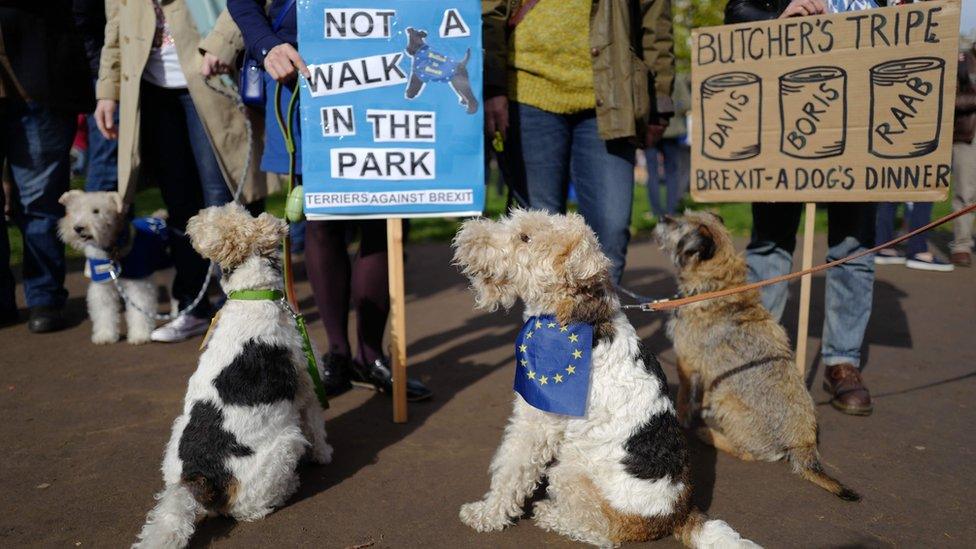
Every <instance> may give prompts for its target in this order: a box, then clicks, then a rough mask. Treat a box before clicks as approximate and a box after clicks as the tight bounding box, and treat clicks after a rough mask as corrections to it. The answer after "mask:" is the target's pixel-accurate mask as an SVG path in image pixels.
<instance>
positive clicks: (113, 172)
mask: <svg viewBox="0 0 976 549" xmlns="http://www.w3.org/2000/svg"><path fill="white" fill-rule="evenodd" d="M87 122H88V171H87V173H86V175H85V191H87V192H92V191H114V190H116V189H118V187H119V161H118V153H119V142H118V141H117V140H115V139H105V136H103V135H102V132H100V131H98V126H97V125H96V124H95V117H94V116H93V115H88V120H87ZM118 124H119V113H118V110H116V112H115V127H118Z"/></svg>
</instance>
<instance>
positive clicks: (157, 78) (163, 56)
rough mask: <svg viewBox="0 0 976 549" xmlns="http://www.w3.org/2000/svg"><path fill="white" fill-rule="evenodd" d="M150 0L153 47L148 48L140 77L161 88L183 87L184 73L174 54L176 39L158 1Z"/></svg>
mask: <svg viewBox="0 0 976 549" xmlns="http://www.w3.org/2000/svg"><path fill="white" fill-rule="evenodd" d="M150 1H152V3H153V8H154V9H155V10H156V34H154V35H153V42H152V45H153V47H152V49H151V50H149V59H147V60H146V68H145V69H143V71H142V78H143V79H144V80H146V81H147V82H149V83H150V84H155V85H157V86H160V87H162V88H185V87H186V75H184V74H183V67H181V66H180V58H179V57H178V56H177V55H176V41H175V40H173V35H172V33H170V31H169V25H168V24H167V23H166V18H165V17H164V16H163V9H162V8H161V7H160V6H159V1H158V0H150Z"/></svg>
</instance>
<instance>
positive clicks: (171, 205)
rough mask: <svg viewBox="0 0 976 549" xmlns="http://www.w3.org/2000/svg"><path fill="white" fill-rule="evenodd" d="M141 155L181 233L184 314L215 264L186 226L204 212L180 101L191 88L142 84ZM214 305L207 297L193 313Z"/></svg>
mask: <svg viewBox="0 0 976 549" xmlns="http://www.w3.org/2000/svg"><path fill="white" fill-rule="evenodd" d="M141 93H142V95H141V103H142V109H141V111H142V125H141V128H142V129H141V136H140V143H141V146H140V148H141V152H142V156H143V159H144V162H145V163H146V164H147V167H148V168H150V170H151V172H152V173H153V175H154V176H155V178H156V182H157V183H158V185H159V190H160V191H161V193H162V195H163V202H164V203H165V204H166V210H167V213H168V215H169V218H168V219H167V221H166V223H167V225H169V226H170V227H172V228H174V229H176V231H174V232H172V233H171V235H170V253H171V254H172V256H173V263H174V265H175V267H176V277H175V278H174V279H173V297H174V298H176V299H177V301H178V302H179V307H180V310H183V309H184V308H186V307H188V306H189V305H190V304H191V303H192V302H193V300H194V299H195V298H196V296H197V294H198V292H199V291H200V288H201V287H202V286H203V282H204V280H205V279H206V276H207V269H208V268H209V263H208V262H207V260H205V259H203V258H202V257H200V255H199V254H197V252H196V251H195V250H194V249H193V247H192V246H191V245H190V240H189V238H187V237H186V236H185V234H183V233H184V232H185V231H186V222H187V221H189V219H190V218H191V217H193V216H194V215H196V214H197V213H198V212H199V211H200V209H202V208H203V192H202V190H201V183H200V175H199V173H198V172H197V165H196V160H194V151H193V148H192V147H191V145H190V142H189V140H188V139H187V138H186V137H185V136H187V135H188V132H189V130H188V127H187V119H186V112H185V110H184V108H183V105H182V102H181V100H180V96H181V95H188V94H187V92H186V90H167V89H163V88H160V87H157V86H154V85H152V84H149V83H147V82H143V83H142V92H141ZM211 312H212V311H211V307H210V302H209V301H208V300H207V299H206V298H204V299H202V300H201V301H200V303H198V304H197V306H196V307H195V308H194V309H193V310H192V311H190V313H191V314H192V315H193V316H194V317H196V318H200V319H206V318H210V316H211Z"/></svg>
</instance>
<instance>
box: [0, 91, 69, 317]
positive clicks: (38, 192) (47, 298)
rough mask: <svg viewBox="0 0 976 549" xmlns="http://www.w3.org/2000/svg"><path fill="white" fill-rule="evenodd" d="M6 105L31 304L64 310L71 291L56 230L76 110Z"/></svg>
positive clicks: (8, 151)
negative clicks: (66, 111) (68, 288)
mask: <svg viewBox="0 0 976 549" xmlns="http://www.w3.org/2000/svg"><path fill="white" fill-rule="evenodd" d="M7 109H8V110H7V113H6V114H5V118H6V120H7V124H6V125H5V127H4V128H3V132H4V134H5V135H4V142H5V144H6V146H5V149H6V150H5V153H6V156H7V161H8V162H9V163H10V168H11V173H12V174H13V178H14V182H15V183H16V185H17V189H18V192H19V194H20V215H19V216H18V217H19V218H18V219H17V224H18V225H19V226H20V230H21V234H23V238H24V259H23V261H24V277H23V281H24V293H25V295H26V301H27V306H28V307H30V308H35V307H43V308H51V309H61V308H63V307H64V302H65V300H66V299H67V297H68V292H67V290H65V288H64V274H65V261H64V244H62V243H61V241H60V240H59V239H58V232H57V224H58V220H59V219H60V218H61V217H62V216H63V215H64V208H63V207H62V206H61V205H60V204H59V203H58V199H59V198H60V197H61V195H62V194H63V193H64V192H65V191H67V190H68V185H69V181H70V174H71V171H70V170H71V166H70V156H69V151H70V149H71V142H72V140H73V139H74V134H75V130H76V119H75V115H74V114H70V113H61V112H56V111H53V110H51V109H48V108H46V107H43V106H41V105H39V104H36V103H31V104H26V103H23V102H20V101H17V102H8V104H7Z"/></svg>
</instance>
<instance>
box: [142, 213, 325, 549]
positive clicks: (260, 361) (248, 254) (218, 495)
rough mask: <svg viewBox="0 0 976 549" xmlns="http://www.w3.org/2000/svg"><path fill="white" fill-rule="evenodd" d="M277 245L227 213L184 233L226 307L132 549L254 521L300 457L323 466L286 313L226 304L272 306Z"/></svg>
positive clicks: (273, 227)
mask: <svg viewBox="0 0 976 549" xmlns="http://www.w3.org/2000/svg"><path fill="white" fill-rule="evenodd" d="M286 233H287V225H286V224H285V222H284V221H282V220H280V219H278V218H276V217H274V216H272V215H270V214H266V213H264V214H261V215H260V216H259V217H257V218H254V217H252V216H251V215H249V214H248V213H247V212H246V211H245V210H244V209H243V208H242V207H240V206H239V205H237V204H233V203H231V204H227V205H225V206H220V207H211V208H207V209H206V210H203V211H201V212H200V214H198V215H197V216H195V217H193V218H192V219H190V221H189V223H188V225H187V234H188V235H189V237H190V240H191V242H192V243H193V247H194V248H195V249H196V250H197V251H198V252H199V253H200V254H201V255H202V256H203V257H206V258H208V259H211V260H213V261H214V262H216V263H218V264H219V265H220V267H221V271H222V279H221V285H222V287H223V289H224V291H225V292H226V293H227V294H228V296H229V299H228V301H227V303H226V304H225V305H224V306H223V309H222V310H221V312H220V316H219V317H218V319H217V320H216V321H215V323H214V325H213V326H212V331H211V333H210V335H209V339H207V340H205V341H204V345H205V349H204V351H203V353H202V354H201V355H200V361H199V364H198V365H197V370H196V372H194V373H193V375H192V376H191V377H190V381H189V386H188V387H187V392H186V398H185V401H184V404H183V413H182V414H181V415H180V416H179V417H178V418H176V421H175V422H174V423H173V434H172V437H171V438H170V441H169V444H168V445H167V447H166V454H165V456H164V458H163V465H162V470H163V479H164V481H165V483H166V487H165V488H164V489H163V491H162V492H161V493H160V494H159V495H157V496H156V499H158V500H159V503H158V504H157V505H156V507H155V508H154V509H153V510H152V511H150V512H149V516H148V518H147V522H146V525H145V526H144V527H143V528H142V532H141V533H140V534H139V541H138V542H137V543H136V546H137V547H183V546H185V545H186V544H187V542H188V541H189V539H190V537H191V536H192V535H193V531H194V529H195V526H196V522H197V520H198V519H200V518H201V517H203V516H205V515H217V514H220V515H229V516H231V517H234V518H235V519H237V520H248V521H250V520H256V519H259V518H261V517H264V516H265V515H267V514H268V513H270V512H271V511H272V510H273V509H274V508H275V507H278V506H280V505H282V504H284V502H285V500H287V499H288V497H290V496H291V495H292V494H293V493H294V492H295V490H296V489H297V488H298V483H299V480H298V474H297V473H296V466H297V464H298V461H299V459H300V458H301V457H302V456H303V455H305V454H306V452H308V454H309V457H310V458H311V460H312V461H313V462H315V463H319V464H325V463H328V462H329V461H330V460H331V459H332V448H331V447H330V446H329V445H328V443H327V442H326V435H325V420H324V415H323V409H322V406H321V405H320V404H319V401H318V400H317V399H316V395H315V393H314V390H313V385H312V384H313V382H312V379H311V376H310V375H309V373H308V371H307V369H306V367H307V362H306V358H307V356H306V354H305V353H304V351H303V338H302V336H301V335H300V333H299V331H298V330H296V327H295V319H294V317H293V316H292V314H291V311H290V309H288V308H287V306H286V305H285V304H284V303H283V302H282V301H280V299H279V300H275V299H263V298H262V299H257V300H254V299H253V298H251V299H244V298H235V293H237V292H241V291H247V290H259V291H263V292H260V293H267V294H275V295H276V296H280V292H281V288H282V275H281V260H280V253H279V245H280V243H281V238H282V237H283V236H284V235H285V234H286ZM252 293H253V292H252ZM238 295H240V294H238ZM313 353H314V350H313ZM315 367H317V368H319V369H320V374H321V368H320V365H319V364H317V363H316V364H315Z"/></svg>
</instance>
